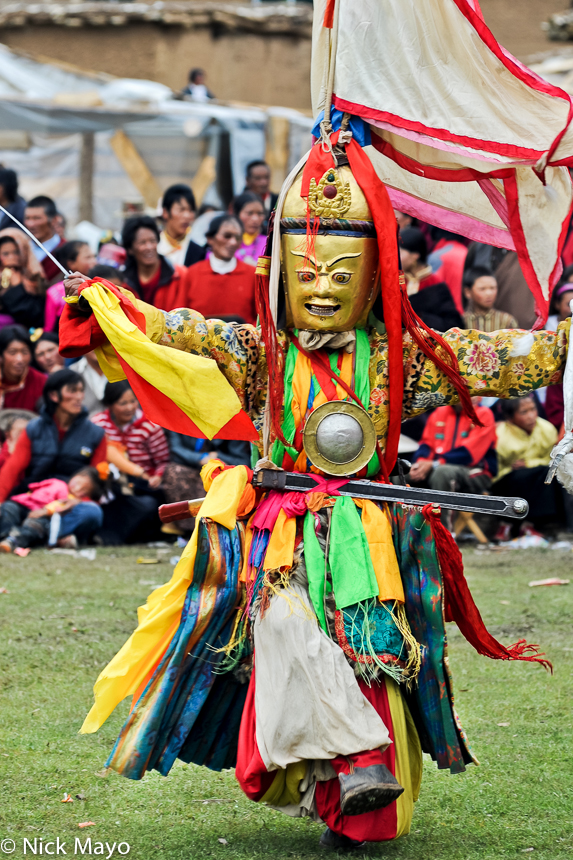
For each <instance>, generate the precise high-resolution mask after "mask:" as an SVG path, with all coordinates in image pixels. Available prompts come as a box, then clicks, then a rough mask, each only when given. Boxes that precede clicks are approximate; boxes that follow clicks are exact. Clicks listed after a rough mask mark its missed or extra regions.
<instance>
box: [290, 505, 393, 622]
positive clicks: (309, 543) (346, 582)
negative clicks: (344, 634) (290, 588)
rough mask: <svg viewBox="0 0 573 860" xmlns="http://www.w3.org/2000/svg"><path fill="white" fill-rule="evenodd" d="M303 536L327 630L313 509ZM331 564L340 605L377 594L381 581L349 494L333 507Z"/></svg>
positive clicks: (314, 599) (314, 593) (313, 596)
mask: <svg viewBox="0 0 573 860" xmlns="http://www.w3.org/2000/svg"><path fill="white" fill-rule="evenodd" d="M303 537H304V560H305V564H306V574H307V577H308V590H309V594H310V599H311V600H312V605H313V606H314V611H315V612H316V617H317V618H318V622H319V624H320V626H321V627H322V629H323V630H324V631H325V632H328V630H327V626H326V617H325V614H324V563H325V558H324V552H323V551H322V548H321V546H320V544H319V542H318V538H317V536H316V532H315V519H314V514H313V513H312V512H311V511H307V513H306V515H305V518H304V529H303ZM328 566H329V570H330V572H331V576H332V589H333V591H334V597H335V601H336V608H337V609H344V608H345V607H346V606H352V605H354V604H355V603H362V602H365V601H368V600H371V599H372V598H376V597H378V583H377V581H376V576H375V574H374V568H373V566H372V559H371V558H370V548H369V546H368V541H367V540H366V535H365V533H364V528H363V526H362V520H361V519H360V514H359V513H358V510H357V508H356V505H355V504H354V502H353V501H352V499H351V498H349V497H348V496H340V497H339V498H338V499H337V500H336V502H335V504H334V507H333V508H332V522H331V526H330V548H329V553H328Z"/></svg>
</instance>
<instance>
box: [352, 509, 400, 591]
mask: <svg viewBox="0 0 573 860" xmlns="http://www.w3.org/2000/svg"><path fill="white" fill-rule="evenodd" d="M354 504H355V505H357V506H358V507H359V508H362V527H363V529H364V532H365V534H366V540H367V541H368V547H369V549H370V558H371V559H372V566H373V567H374V574H375V576H376V581H377V583H378V598H379V599H380V601H384V600H397V601H398V602H399V603H404V586H403V585H402V577H401V576H400V568H399V566H398V559H397V558H396V550H395V549H394V541H393V540H392V526H391V524H390V518H389V516H388V514H387V512H386V511H385V510H381V509H380V508H379V507H378V505H376V504H375V503H374V502H373V501H371V500H370V499H354Z"/></svg>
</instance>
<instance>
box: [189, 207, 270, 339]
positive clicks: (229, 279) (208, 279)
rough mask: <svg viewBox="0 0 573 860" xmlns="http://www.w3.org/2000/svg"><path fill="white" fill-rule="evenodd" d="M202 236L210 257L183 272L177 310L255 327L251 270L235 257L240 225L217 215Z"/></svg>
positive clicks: (252, 275) (253, 281)
mask: <svg viewBox="0 0 573 860" xmlns="http://www.w3.org/2000/svg"><path fill="white" fill-rule="evenodd" d="M205 235H206V237H207V242H208V244H209V248H210V253H209V256H208V257H207V259H206V260H201V261H200V262H199V263H195V265H193V266H190V268H189V269H187V272H186V275H185V290H184V297H183V301H182V302H181V307H185V308H193V310H194V311H197V312H198V313H200V314H203V316H204V317H206V318H210V317H215V318H217V319H224V320H227V321H232V322H240V323H251V324H252V325H255V323H256V320H257V310H256V307H255V269H254V267H253V266H249V265H248V264H247V263H243V261H242V260H238V259H237V258H236V257H235V254H236V252H237V250H238V249H239V247H240V246H241V243H242V241H243V227H242V225H241V222H240V221H239V220H238V218H235V216H234V215H218V216H217V217H216V218H213V220H212V221H211V226H210V227H209V230H208V231H207V233H206V234H205Z"/></svg>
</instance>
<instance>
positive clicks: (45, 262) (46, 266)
mask: <svg viewBox="0 0 573 860" xmlns="http://www.w3.org/2000/svg"><path fill="white" fill-rule="evenodd" d="M57 215H58V211H57V209H56V204H55V203H54V201H53V200H52V199H51V197H45V196H44V195H40V196H39V197H34V199H33V200H29V201H28V203H26V211H25V214H24V226H26V227H27V228H28V230H29V231H30V233H32V235H34V236H35V237H36V239H38V240H39V241H40V242H41V243H42V245H43V246H44V248H45V249H46V251H50V253H52V254H53V253H54V251H55V250H56V248H59V247H60V246H61V245H63V244H64V240H63V239H62V237H61V236H60V235H59V234H58V233H57V231H56V218H57ZM32 251H33V252H34V256H35V257H36V259H37V260H38V262H39V263H41V265H42V270H43V272H44V277H45V278H46V280H47V281H48V284H53V283H54V282H55V281H58V280H59V279H60V277H61V272H60V270H59V269H58V267H57V266H56V264H55V263H54V262H53V261H52V260H50V258H49V257H48V255H47V254H46V251H44V250H43V248H40V247H39V246H38V245H36V243H35V242H34V243H33V244H32Z"/></svg>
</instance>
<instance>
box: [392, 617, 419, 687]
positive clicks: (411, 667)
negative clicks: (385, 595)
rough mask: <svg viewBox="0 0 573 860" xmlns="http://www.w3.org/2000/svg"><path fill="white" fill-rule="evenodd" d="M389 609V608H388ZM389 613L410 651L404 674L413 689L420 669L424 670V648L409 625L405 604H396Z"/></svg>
mask: <svg viewBox="0 0 573 860" xmlns="http://www.w3.org/2000/svg"><path fill="white" fill-rule="evenodd" d="M384 606H385V604H384ZM386 609H388V607H386ZM388 612H390V614H391V615H392V618H393V620H394V623H395V625H396V627H397V628H398V630H399V631H400V633H401V634H402V637H403V639H404V644H405V645H406V648H407V650H408V659H407V661H406V668H405V669H404V673H405V675H406V676H407V677H406V686H407V687H408V689H409V688H410V687H411V685H412V683H413V682H414V681H415V680H416V678H417V677H418V675H419V672H420V669H421V668H422V646H421V645H420V644H419V642H418V641H417V639H416V637H415V636H414V634H413V633H412V630H411V628H410V625H409V623H408V619H407V617H406V607H405V606H404V604H403V603H398V602H397V601H396V603H395V604H394V609H393V610H392V611H391V610H390V609H388Z"/></svg>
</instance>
